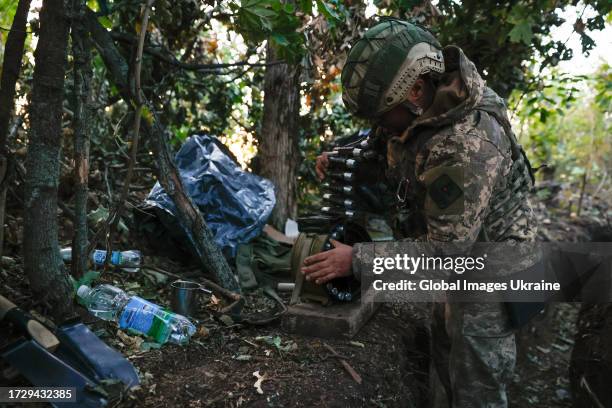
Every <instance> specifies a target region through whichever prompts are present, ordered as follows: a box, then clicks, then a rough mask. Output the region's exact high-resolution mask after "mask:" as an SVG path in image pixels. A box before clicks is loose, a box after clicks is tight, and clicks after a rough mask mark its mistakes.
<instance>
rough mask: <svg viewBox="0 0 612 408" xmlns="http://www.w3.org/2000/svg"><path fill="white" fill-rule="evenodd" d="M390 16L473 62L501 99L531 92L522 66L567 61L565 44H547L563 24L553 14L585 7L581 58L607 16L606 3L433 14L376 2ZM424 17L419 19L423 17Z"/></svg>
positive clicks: (418, 6)
mask: <svg viewBox="0 0 612 408" xmlns="http://www.w3.org/2000/svg"><path fill="white" fill-rule="evenodd" d="M377 3H379V4H380V6H382V7H383V9H385V7H386V10H387V11H388V12H390V13H394V14H396V15H400V16H403V17H406V18H409V19H416V20H421V21H422V22H423V23H424V24H427V25H428V26H429V27H430V28H431V29H432V31H434V32H435V33H436V34H437V36H438V39H439V40H440V42H441V43H442V44H443V45H444V44H456V45H458V46H460V47H461V48H462V49H463V50H464V51H465V52H466V54H467V55H468V56H469V58H470V59H471V60H472V61H474V63H475V64H476V66H477V67H478V68H479V71H480V72H481V73H482V74H483V77H484V78H485V79H486V80H487V83H488V84H489V86H491V87H492V88H493V89H494V90H495V91H497V92H498V93H499V94H500V95H501V96H503V97H507V96H509V95H510V93H511V92H512V90H513V89H515V88H519V89H521V90H523V91H529V90H533V89H535V88H537V86H538V84H537V80H538V79H539V76H540V75H541V73H542V69H541V68H540V69H539V72H538V73H537V74H538V75H533V76H530V75H529V72H528V70H527V67H526V64H525V63H527V62H530V61H532V60H537V61H538V62H539V63H540V65H541V67H543V66H548V67H554V66H556V65H557V64H558V63H559V62H560V61H566V60H569V59H571V58H572V56H573V55H572V50H571V49H570V48H568V47H567V44H566V41H565V42H564V41H559V40H552V38H551V37H550V32H551V29H552V28H553V27H557V26H559V25H561V24H562V23H563V22H564V20H563V19H562V18H561V17H560V16H559V12H560V11H562V10H564V9H565V8H566V7H567V6H569V5H577V7H579V8H581V9H582V10H585V9H586V8H587V7H591V8H593V9H594V10H595V11H596V15H595V16H594V17H590V18H587V19H584V20H583V18H582V15H581V16H579V17H578V18H577V19H576V21H575V22H574V31H575V32H576V33H577V34H578V35H580V38H581V41H582V52H583V53H585V54H588V52H589V51H590V50H591V49H592V48H593V47H594V46H595V43H594V41H593V39H592V38H591V36H590V35H589V33H590V32H592V31H594V30H601V29H603V28H604V24H605V20H604V18H605V16H606V15H607V14H608V13H610V12H611V11H612V3H610V2H609V1H605V0H604V1H582V2H578V1H576V0H564V1H550V0H534V1H529V2H525V1H516V0H504V1H498V0H485V1H483V0H463V1H461V2H458V1H454V0H440V1H439V2H438V3H437V8H434V9H433V10H432V9H431V8H427V7H425V6H426V5H430V2H429V1H419V0H379V1H377ZM423 14H424V17H423Z"/></svg>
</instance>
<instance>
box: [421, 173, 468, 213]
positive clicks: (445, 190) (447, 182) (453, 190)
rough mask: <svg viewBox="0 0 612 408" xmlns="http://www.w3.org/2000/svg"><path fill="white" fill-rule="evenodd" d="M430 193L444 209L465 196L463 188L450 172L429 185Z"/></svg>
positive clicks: (434, 200) (435, 201)
mask: <svg viewBox="0 0 612 408" xmlns="http://www.w3.org/2000/svg"><path fill="white" fill-rule="evenodd" d="M428 193H429V195H430V197H431V199H432V200H433V202H434V203H435V204H436V205H437V206H438V208H440V209H441V210H444V209H446V208H448V207H450V205H451V204H452V203H454V202H455V201H457V200H458V199H459V198H461V197H462V196H463V190H462V188H461V187H459V186H458V185H457V183H455V182H454V181H453V179H452V178H450V176H449V175H448V174H442V175H441V176H439V177H438V178H437V179H435V180H434V182H433V183H431V185H430V186H429V189H428Z"/></svg>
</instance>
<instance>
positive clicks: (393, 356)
mask: <svg viewBox="0 0 612 408" xmlns="http://www.w3.org/2000/svg"><path fill="white" fill-rule="evenodd" d="M6 262H7V260H6V258H5V263H6ZM9 263H10V262H9ZM20 269H21V268H20V265H19V264H18V263H17V262H14V263H12V264H11V267H10V268H5V272H4V274H5V275H6V279H3V282H2V286H1V287H0V288H1V290H0V291H1V293H2V294H3V295H5V296H10V297H12V298H13V299H15V300H16V301H17V302H19V303H20V304H21V305H23V306H25V308H26V309H28V310H32V311H33V312H34V313H36V311H37V310H39V311H41V312H44V309H43V308H42V305H38V304H36V302H34V301H32V299H31V298H30V297H29V296H28V289H27V286H26V283H25V281H24V279H23V275H21V274H20V273H19V272H20ZM144 276H146V275H145V274H142V275H141V276H139V278H138V279H137V280H138V281H141V282H140V283H137V282H132V286H134V285H136V284H137V285H140V289H141V290H144V291H145V292H146V291H147V290H151V289H153V288H150V287H149V286H148V284H147V283H146V282H144V280H145V279H144ZM132 279H133V278H132ZM103 280H107V281H111V282H114V283H116V284H123V285H126V283H127V282H126V279H125V275H124V274H122V273H120V272H112V273H107V274H106V275H105V276H104V277H103ZM127 286H129V285H127ZM155 288H156V289H157V294H158V295H157V296H158V298H157V301H158V302H160V303H162V304H163V303H165V302H166V301H167V292H166V289H165V285H164V284H162V283H159V284H157V286H155ZM19 296H21V297H22V298H21V299H20V298H19ZM16 297H17V298H16ZM249 302H250V304H251V306H250V307H251V309H248V308H247V309H248V310H250V311H251V312H255V313H256V312H258V311H262V310H263V309H265V308H266V307H267V306H269V304H267V303H266V302H262V301H261V296H256V295H254V296H252V297H250V298H249ZM577 310H578V305H573V304H559V305H553V306H552V307H551V308H550V310H549V312H548V314H547V316H546V317H545V318H543V319H540V321H539V322H535V323H534V324H533V325H532V326H531V327H529V328H526V329H524V330H523V332H522V333H521V334H520V336H519V338H520V339H519V345H518V347H519V362H518V366H517V370H516V374H515V378H514V382H513V384H512V385H511V386H510V389H509V395H510V399H511V406H512V407H543V408H544V407H570V406H571V403H570V399H569V385H568V376H567V371H568V362H569V356H570V352H571V346H572V343H573V335H574V331H575V325H574V322H575V319H576V315H577ZM81 313H82V316H83V317H84V320H85V321H86V322H87V323H89V324H90V325H91V327H92V329H93V330H94V331H95V332H96V333H97V334H98V335H100V336H101V337H102V338H103V339H104V340H105V341H106V342H107V343H108V344H110V345H112V346H113V347H115V348H117V349H118V350H120V351H121V352H123V353H124V354H125V355H127V356H128V358H129V359H130V361H132V363H133V364H134V365H135V366H136V367H137V369H138V370H139V372H140V377H141V380H142V385H141V387H140V388H139V389H137V390H135V391H134V392H131V393H129V394H127V395H123V396H122V397H121V399H120V400H119V401H117V402H116V405H115V406H119V407H205V406H206V407H208V406H212V407H217V406H218V407H239V406H250V407H288V406H296V407H300V406H301V407H312V406H320V407H361V406H373V407H422V406H426V401H427V395H428V387H427V384H428V367H429V361H428V358H429V357H428V334H427V326H428V313H427V305H425V304H422V305H418V304H417V305H406V304H395V305H383V306H382V307H381V308H380V309H379V310H378V311H377V313H376V314H375V316H374V317H373V318H372V319H371V320H370V321H369V322H368V323H367V324H366V325H365V326H364V327H363V329H362V330H361V331H360V332H359V333H358V334H357V335H356V336H355V338H354V339H352V340H351V341H349V340H322V339H318V338H314V337H303V336H295V335H287V334H286V333H284V332H283V331H282V330H281V328H280V325H279V324H278V322H274V323H271V324H268V325H265V326H252V325H243V324H238V323H234V322H232V321H231V320H228V319H226V318H219V315H218V314H216V313H215V312H214V305H213V304H212V303H209V304H208V305H207V306H206V307H205V308H204V309H203V311H202V314H201V316H202V320H201V321H200V322H199V323H200V324H199V327H200V330H199V331H198V333H197V334H196V335H195V336H194V338H193V339H192V341H191V342H190V344H189V345H187V346H185V347H180V346H175V345H164V346H162V347H161V348H155V345H152V344H151V343H148V342H146V341H144V340H143V339H142V338H141V337H138V336H130V335H128V334H126V333H124V332H122V331H119V330H117V329H116V327H115V326H114V325H113V324H112V323H108V322H102V321H99V320H96V319H95V318H93V317H91V316H89V315H87V313H86V312H85V311H84V310H81ZM0 332H1V333H2V334H3V336H1V338H0V346H2V345H4V344H5V343H6V342H8V340H9V339H12V338H14V336H13V335H10V334H11V331H10V328H9V326H8V325H7V324H6V323H0ZM5 334H9V336H6V335H5ZM325 344H327V345H329V346H331V347H332V348H333V349H334V350H335V351H336V352H337V353H338V354H340V355H341V356H342V358H343V359H344V360H345V361H346V362H347V363H348V364H349V365H350V366H351V367H352V369H353V370H354V372H355V373H357V374H358V375H359V376H360V377H361V380H362V382H361V384H358V383H357V382H356V381H355V379H354V378H353V377H352V376H351V375H350V374H349V372H348V371H347V369H345V368H344V367H343V365H342V363H341V361H340V360H339V359H338V358H336V357H334V356H332V353H331V352H330V351H329V350H328V348H327V347H326V346H325ZM258 377H263V381H262V382H261V384H260V387H261V391H260V392H259V390H258V389H257V388H256V387H255V385H256V384H255V383H256V381H257V380H258ZM15 384H20V385H25V384H26V382H25V380H23V379H17V380H16V382H15Z"/></svg>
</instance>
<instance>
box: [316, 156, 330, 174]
mask: <svg viewBox="0 0 612 408" xmlns="http://www.w3.org/2000/svg"><path fill="white" fill-rule="evenodd" d="M328 165H329V160H328V159H327V153H322V154H321V155H319V156H317V163H316V165H315V171H316V172H317V177H319V180H323V179H324V178H325V174H326V173H327V166H328Z"/></svg>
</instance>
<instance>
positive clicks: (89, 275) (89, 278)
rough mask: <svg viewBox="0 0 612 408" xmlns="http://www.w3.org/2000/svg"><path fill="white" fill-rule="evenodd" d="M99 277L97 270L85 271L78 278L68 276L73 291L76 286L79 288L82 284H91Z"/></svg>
mask: <svg viewBox="0 0 612 408" xmlns="http://www.w3.org/2000/svg"><path fill="white" fill-rule="evenodd" d="M99 278H100V272H98V271H87V272H85V273H84V274H83V276H81V278H79V279H78V280H77V279H74V277H72V275H71V276H70V280H71V282H72V285H73V287H74V290H75V292H76V290H77V289H78V288H80V287H81V286H83V285H87V286H91V283H92V282H94V281H96V280H98V279H99Z"/></svg>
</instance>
